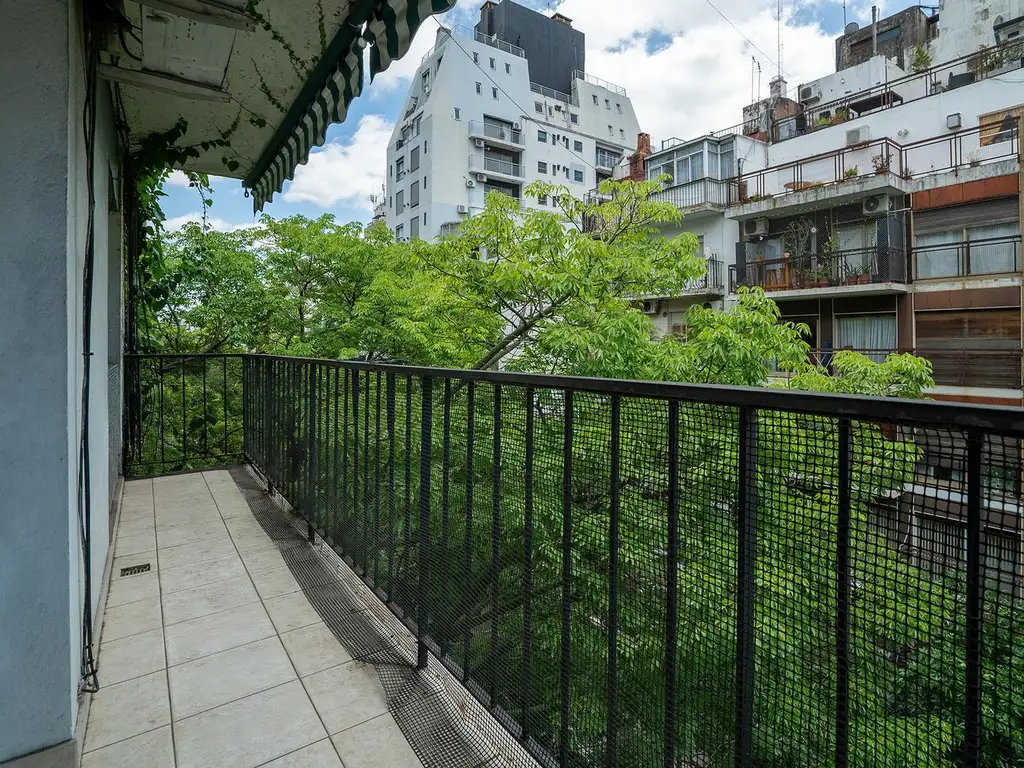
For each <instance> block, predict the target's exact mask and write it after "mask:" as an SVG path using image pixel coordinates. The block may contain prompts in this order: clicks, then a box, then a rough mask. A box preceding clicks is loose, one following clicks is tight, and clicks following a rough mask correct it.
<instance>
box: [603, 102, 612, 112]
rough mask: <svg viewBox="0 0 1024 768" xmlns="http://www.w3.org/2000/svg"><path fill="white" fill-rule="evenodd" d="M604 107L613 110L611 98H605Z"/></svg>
mask: <svg viewBox="0 0 1024 768" xmlns="http://www.w3.org/2000/svg"><path fill="white" fill-rule="evenodd" d="M604 108H605V109H607V110H609V111H611V108H612V100H611V99H605V100H604Z"/></svg>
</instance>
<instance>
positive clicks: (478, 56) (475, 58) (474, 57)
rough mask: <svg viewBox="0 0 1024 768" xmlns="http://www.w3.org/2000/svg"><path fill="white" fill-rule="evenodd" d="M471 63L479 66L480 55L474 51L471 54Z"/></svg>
mask: <svg viewBox="0 0 1024 768" xmlns="http://www.w3.org/2000/svg"><path fill="white" fill-rule="evenodd" d="M473 63H474V64H479V63H480V54H479V53H477V52H476V51H474V52H473Z"/></svg>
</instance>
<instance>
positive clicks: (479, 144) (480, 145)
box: [473, 139, 484, 149]
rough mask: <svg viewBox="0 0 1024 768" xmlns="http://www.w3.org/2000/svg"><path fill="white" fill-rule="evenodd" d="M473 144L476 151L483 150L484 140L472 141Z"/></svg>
mask: <svg viewBox="0 0 1024 768" xmlns="http://www.w3.org/2000/svg"><path fill="white" fill-rule="evenodd" d="M473 144H474V145H475V146H476V148H477V149H483V148H484V140H483V139H473Z"/></svg>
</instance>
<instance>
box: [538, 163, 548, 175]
mask: <svg viewBox="0 0 1024 768" xmlns="http://www.w3.org/2000/svg"><path fill="white" fill-rule="evenodd" d="M547 172H548V164H547V163H541V162H538V163H537V173H547Z"/></svg>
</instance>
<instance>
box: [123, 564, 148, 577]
mask: <svg viewBox="0 0 1024 768" xmlns="http://www.w3.org/2000/svg"><path fill="white" fill-rule="evenodd" d="M148 571H149V563H143V564H142V565H132V566H129V567H127V568H122V569H121V575H122V576H138V575H139V574H140V573H147V572H148Z"/></svg>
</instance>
